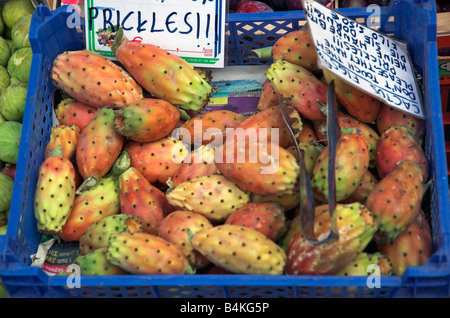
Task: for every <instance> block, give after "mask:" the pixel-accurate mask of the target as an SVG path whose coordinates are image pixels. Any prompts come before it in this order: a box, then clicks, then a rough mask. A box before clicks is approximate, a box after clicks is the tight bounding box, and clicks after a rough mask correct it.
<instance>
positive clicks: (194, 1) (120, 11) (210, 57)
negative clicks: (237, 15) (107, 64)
mask: <svg viewBox="0 0 450 318" xmlns="http://www.w3.org/2000/svg"><path fill="white" fill-rule="evenodd" d="M84 3H85V8H84V9H85V21H86V31H87V32H86V48H87V49H88V50H91V51H93V52H97V53H99V54H102V55H104V56H107V57H108V58H111V59H112V60H115V57H114V55H113V54H112V52H111V45H112V43H113V42H114V38H115V32H116V31H117V29H118V27H119V26H122V28H123V30H124V34H125V36H126V37H127V38H128V39H130V40H133V41H139V42H142V43H149V44H154V45H157V46H159V47H161V48H162V49H165V50H167V51H168V52H171V53H173V54H176V55H178V56H179V57H181V58H183V59H185V60H186V61H188V62H189V63H191V64H192V65H193V66H202V67H208V68H223V67H224V59H225V55H224V54H225V52H224V40H225V12H226V7H225V4H226V0H151V1H148V0H147V1H145V0H141V1H117V0H108V1H106V0H87V1H84Z"/></svg>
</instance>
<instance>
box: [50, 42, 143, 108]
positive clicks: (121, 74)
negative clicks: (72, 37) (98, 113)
mask: <svg viewBox="0 0 450 318" xmlns="http://www.w3.org/2000/svg"><path fill="white" fill-rule="evenodd" d="M51 77H52V79H53V81H54V82H55V84H56V86H57V87H59V88H61V89H62V90H64V91H65V92H66V93H67V94H69V95H70V96H71V97H72V98H74V99H75V100H77V101H79V102H82V103H84V104H87V105H89V106H92V107H96V108H102V107H112V108H114V109H118V108H123V107H125V106H126V105H128V104H130V103H134V102H137V101H138V100H140V99H142V98H143V92H142V87H141V86H139V84H138V83H136V81H135V80H134V79H133V78H132V77H131V76H130V75H129V74H128V73H127V72H126V71H125V70H124V69H123V68H122V67H120V66H119V65H117V64H115V63H114V62H112V61H111V60H109V59H108V58H106V57H104V56H103V55H100V54H98V53H95V52H92V51H88V50H80V51H67V52H64V53H62V54H60V55H58V56H57V57H56V59H55V61H54V62H53V67H52V73H51Z"/></svg>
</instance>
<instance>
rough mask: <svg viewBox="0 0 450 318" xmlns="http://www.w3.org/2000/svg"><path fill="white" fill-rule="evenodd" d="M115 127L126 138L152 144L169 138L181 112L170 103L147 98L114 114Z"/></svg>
mask: <svg viewBox="0 0 450 318" xmlns="http://www.w3.org/2000/svg"><path fill="white" fill-rule="evenodd" d="M114 114H115V117H114V127H115V128H116V131H117V132H118V133H119V134H120V135H122V136H125V137H126V138H128V139H130V140H134V141H139V142H151V141H156V140H159V139H161V138H164V137H166V136H168V135H169V134H170V133H171V132H172V131H173V130H174V129H175V127H176V125H177V124H178V120H179V119H180V112H179V111H178V109H177V108H176V107H175V106H173V105H172V104H170V103H169V102H167V101H165V100H162V99H156V98H145V99H142V100H140V101H138V102H137V103H134V104H129V105H127V106H126V107H125V108H122V109H119V110H116V111H115V112H114Z"/></svg>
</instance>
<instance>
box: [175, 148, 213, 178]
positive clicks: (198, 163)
mask: <svg viewBox="0 0 450 318" xmlns="http://www.w3.org/2000/svg"><path fill="white" fill-rule="evenodd" d="M188 158H189V160H187V159H188ZM188 158H186V159H185V160H184V161H183V163H182V164H181V166H180V167H179V168H178V170H177V171H176V172H175V174H174V175H173V176H172V177H171V178H170V181H168V182H170V183H172V184H173V185H178V184H180V183H183V182H186V181H190V180H192V179H194V178H196V177H203V176H209V175H213V174H219V172H218V170H217V167H216V164H215V163H214V148H212V147H209V146H204V145H202V146H201V147H199V148H197V149H195V150H194V151H193V152H191V155H190V157H188Z"/></svg>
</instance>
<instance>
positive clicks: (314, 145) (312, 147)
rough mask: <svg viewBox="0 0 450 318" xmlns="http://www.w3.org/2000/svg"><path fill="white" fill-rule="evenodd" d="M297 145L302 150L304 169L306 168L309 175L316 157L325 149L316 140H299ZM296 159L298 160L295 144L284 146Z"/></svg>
mask: <svg viewBox="0 0 450 318" xmlns="http://www.w3.org/2000/svg"><path fill="white" fill-rule="evenodd" d="M298 147H299V148H300V150H303V160H304V162H305V167H306V170H308V173H309V176H310V177H311V176H312V174H313V171H314V166H315V164H316V161H317V158H318V157H319V155H320V153H321V152H322V151H323V150H324V149H325V146H324V145H322V144H321V143H318V142H313V141H310V142H299V143H298ZM286 150H288V151H289V152H290V153H291V154H292V155H293V156H294V157H295V159H297V160H300V156H299V154H298V151H297V148H296V147H295V146H290V147H289V148H286Z"/></svg>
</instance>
